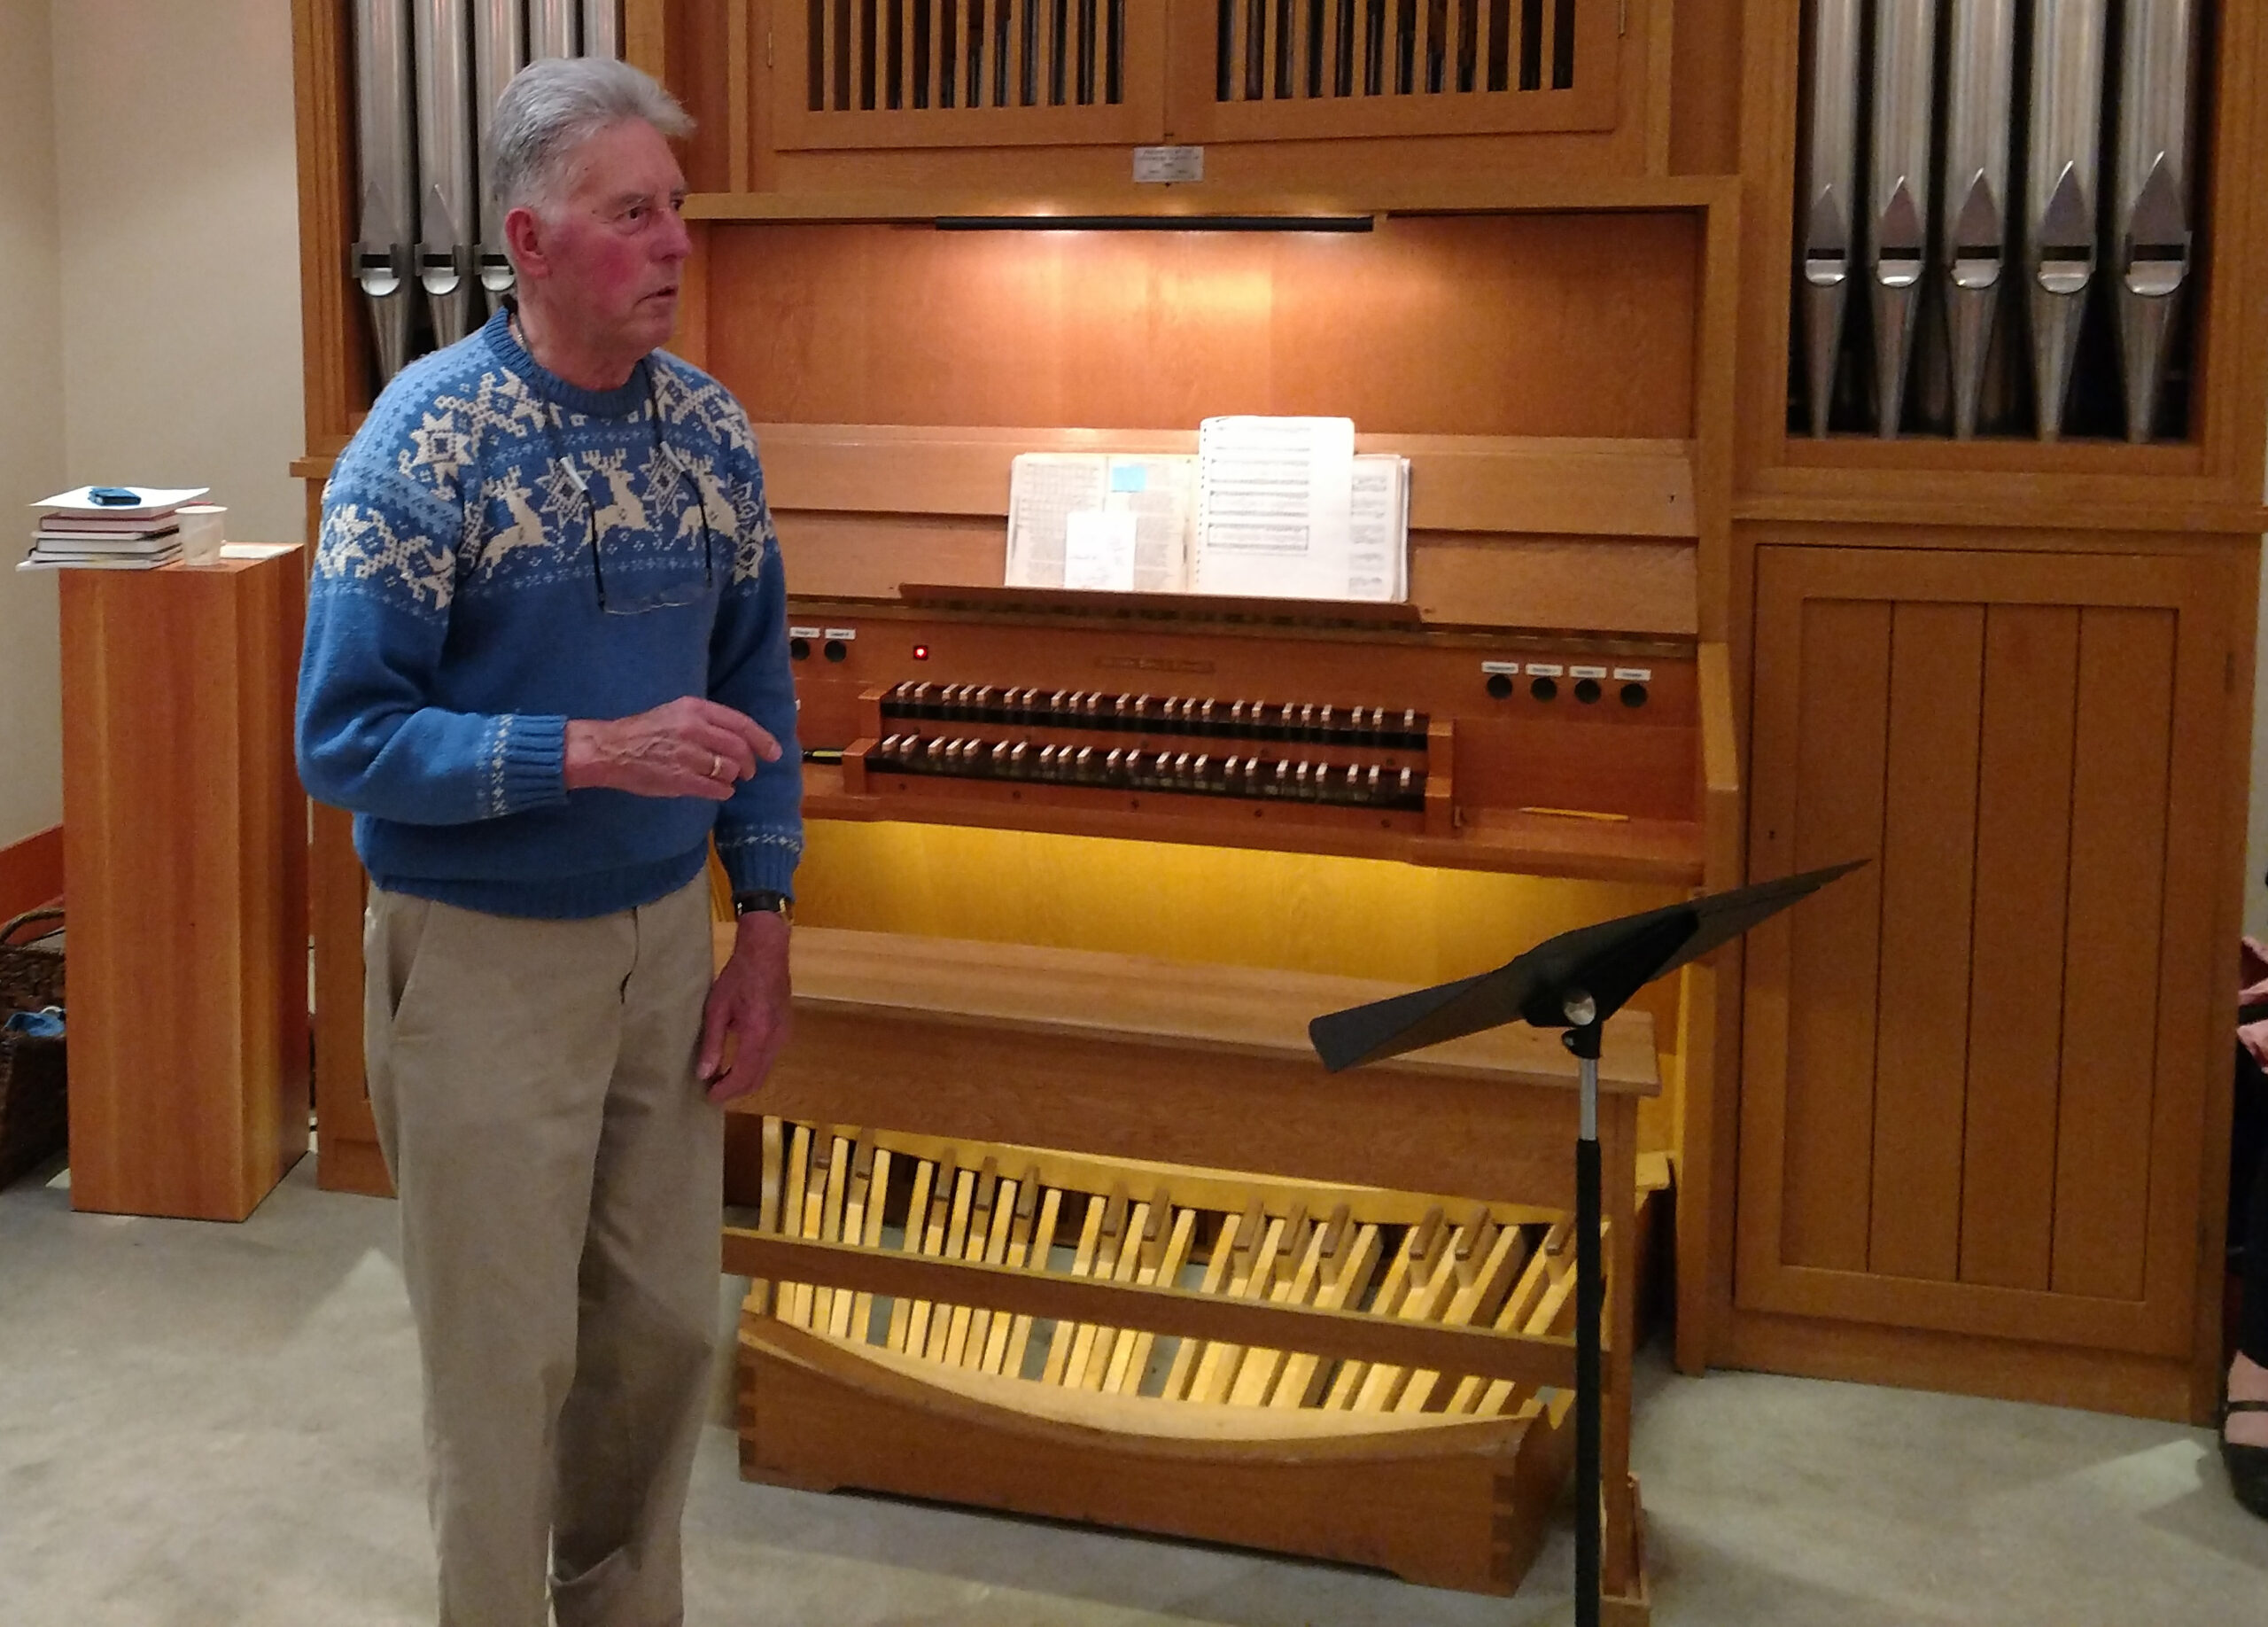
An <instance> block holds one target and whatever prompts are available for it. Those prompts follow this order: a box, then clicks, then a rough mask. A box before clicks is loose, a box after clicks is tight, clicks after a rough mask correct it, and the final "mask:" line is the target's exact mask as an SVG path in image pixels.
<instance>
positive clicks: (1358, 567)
mask: <svg viewBox="0 0 2268 1627" xmlns="http://www.w3.org/2000/svg"><path fill="white" fill-rule="evenodd" d="M1409 596H1410V460H1409V459H1408V458H1406V457H1402V456H1401V455H1398V454H1395V453H1392V452H1363V453H1360V454H1357V455H1356V456H1355V469H1354V476H1353V481H1352V486H1351V488H1350V491H1349V495H1348V548H1347V584H1346V591H1345V593H1344V594H1342V595H1340V597H1344V598H1349V599H1375V600H1379V601H1382V602H1384V603H1389V604H1399V603H1402V601H1403V600H1404V599H1407V598H1408V597H1409Z"/></svg>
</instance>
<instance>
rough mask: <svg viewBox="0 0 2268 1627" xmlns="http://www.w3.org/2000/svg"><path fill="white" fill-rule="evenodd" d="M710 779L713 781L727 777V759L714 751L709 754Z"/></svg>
mask: <svg viewBox="0 0 2268 1627" xmlns="http://www.w3.org/2000/svg"><path fill="white" fill-rule="evenodd" d="M709 777H710V778H711V779H712V780H721V779H723V778H724V777H725V759H723V758H721V757H719V756H718V755H717V754H716V753H715V752H714V751H711V752H710V753H709Z"/></svg>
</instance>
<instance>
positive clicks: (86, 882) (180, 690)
mask: <svg viewBox="0 0 2268 1627" xmlns="http://www.w3.org/2000/svg"><path fill="white" fill-rule="evenodd" d="M61 597H62V642H63V800H64V884H65V889H66V899H68V903H69V908H70V912H71V915H70V921H71V950H70V953H71V1005H70V1012H71V1018H70V1021H71V1201H72V1203H73V1205H74V1207H76V1208H78V1209H82V1210H99V1211H108V1212H112V1213H120V1214H143V1215H171V1216H180V1217H184V1218H196V1219H207V1220H241V1219H243V1218H245V1216H247V1215H249V1214H250V1213H252V1210H253V1209H254V1208H256V1207H257V1206H258V1205H259V1203H260V1199H261V1198H263V1197H265V1196H266V1195H268V1191H269V1190H270V1189H271V1188H273V1187H275V1185H276V1182H277V1181H278V1180H279V1179H282V1178H283V1173H284V1172H285V1171H287V1170H289V1169H290V1168H291V1165H292V1164H294V1163H295V1162H297V1161H298V1159H299V1155H300V1154H301V1153H302V1152H304V1151H305V1150H306V1149H307V800H306V797H305V794H304V793H303V792H302V791H301V790H300V789H299V778H298V775H296V774H295V773H294V771H293V768H292V764H291V705H292V692H293V684H294V680H295V676H296V673H297V669H298V665H299V641H300V630H301V619H302V617H303V615H304V609H305V594H304V591H303V588H302V566H301V563H300V557H299V550H297V549H293V550H291V551H290V552H289V553H285V554H282V555H278V556H276V557H271V558H268V559H262V560H257V561H233V560H232V561H223V562H220V563H216V564H204V565H195V566H184V565H174V566H167V567H166V568H163V569H160V570H157V571H149V572H125V571H71V572H65V573H64V579H63V582H62V596H61Z"/></svg>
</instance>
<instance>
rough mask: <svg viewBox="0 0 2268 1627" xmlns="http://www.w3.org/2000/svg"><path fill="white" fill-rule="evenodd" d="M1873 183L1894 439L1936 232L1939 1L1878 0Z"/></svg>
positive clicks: (1878, 296)
mask: <svg viewBox="0 0 2268 1627" xmlns="http://www.w3.org/2000/svg"><path fill="white" fill-rule="evenodd" d="M1875 4H1876V12H1875V63H1874V68H1875V72H1874V86H1875V95H1874V118H1873V121H1872V136H1873V142H1872V162H1871V163H1870V164H1869V166H1868V171H1869V175H1870V178H1871V180H1872V183H1873V184H1872V186H1871V187H1870V188H1869V190H1868V210H1869V214H1868V222H1867V251H1868V253H1867V260H1868V273H1869V284H1868V287H1869V292H1871V294H1872V295H1873V304H1874V319H1875V384H1876V390H1875V399H1876V426H1877V428H1878V429H1879V430H1880V432H1881V433H1882V434H1883V436H1884V438H1885V439H1887V438H1888V437H1890V436H1893V435H1895V434H1897V433H1898V424H1899V418H1900V417H1902V416H1904V413H1905V403H1906V373H1907V363H1908V361H1909V359H1910V358H1911V357H1912V355H1913V354H1914V312H1915V306H1916V305H1917V304H1918V303H1919V301H1920V299H1921V293H1922V268H1923V266H1924V265H1925V264H1926V263H1927V253H1928V243H1929V230H1930V225H1929V222H1930V96H1931V93H1932V91H1933V90H1934V89H1935V74H1934V68H1935V65H1936V58H1937V21H1938V15H1937V14H1938V7H1937V0H1875Z"/></svg>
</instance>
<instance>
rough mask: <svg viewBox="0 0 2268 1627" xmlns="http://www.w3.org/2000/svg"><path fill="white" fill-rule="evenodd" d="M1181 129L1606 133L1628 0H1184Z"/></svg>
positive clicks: (1177, 128) (1612, 116) (1195, 132)
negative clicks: (1604, 131)
mask: <svg viewBox="0 0 2268 1627" xmlns="http://www.w3.org/2000/svg"><path fill="white" fill-rule="evenodd" d="M1173 9H1174V17H1175V26H1174V33H1173V51H1174V57H1175V65H1174V66H1175V79H1174V92H1175V94H1174V97H1173V102H1172V107H1171V114H1172V119H1171V122H1172V125H1173V131H1174V136H1175V139H1177V140H1179V141H1188V142H1205V141H1265V140H1285V139H1299V138H1303V137H1315V136H1433V135H1495V134H1502V133H1508V132H1542V131H1601V130H1611V129H1612V128H1614V125H1615V122H1616V121H1617V119H1618V118H1619V115H1620V111H1621V90H1620V84H1619V81H1620V74H1621V71H1622V70H1621V56H1622V49H1623V45H1624V42H1625V40H1626V38H1627V9H1626V5H1625V0H1180V4H1177V5H1176V6H1175V7H1174V8H1173Z"/></svg>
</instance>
